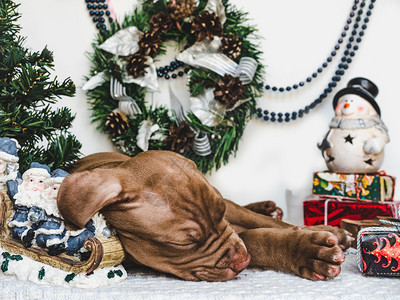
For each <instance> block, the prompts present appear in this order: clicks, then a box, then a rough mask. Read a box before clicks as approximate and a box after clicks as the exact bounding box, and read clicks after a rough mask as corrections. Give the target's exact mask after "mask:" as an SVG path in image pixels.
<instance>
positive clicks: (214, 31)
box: [191, 10, 222, 42]
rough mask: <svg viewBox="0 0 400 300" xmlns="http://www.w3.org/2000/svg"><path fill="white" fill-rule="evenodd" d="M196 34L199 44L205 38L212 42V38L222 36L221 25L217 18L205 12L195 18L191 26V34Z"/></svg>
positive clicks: (213, 14)
mask: <svg viewBox="0 0 400 300" xmlns="http://www.w3.org/2000/svg"><path fill="white" fill-rule="evenodd" d="M196 32H197V33H198V36H197V40H198V41H199V42H201V41H202V40H204V39H205V38H206V37H208V38H209V39H210V40H213V39H214V36H222V24H221V22H220V21H219V17H217V16H216V15H215V13H210V12H209V11H207V10H206V11H204V12H203V13H202V14H201V15H198V16H196V18H195V19H194V22H193V24H192V30H191V33H192V34H193V33H196Z"/></svg>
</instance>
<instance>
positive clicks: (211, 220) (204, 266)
mask: <svg viewBox="0 0 400 300" xmlns="http://www.w3.org/2000/svg"><path fill="white" fill-rule="evenodd" d="M178 180H179V179H178ZM176 181H177V179H176V178H172V177H170V176H165V174H155V175H154V176H152V177H151V178H149V182H148V188H144V189H143V190H142V192H141V195H140V196H139V197H137V199H136V200H135V202H134V205H135V208H134V209H132V210H131V214H130V216H129V222H128V221H126V222H124V224H121V225H120V226H121V227H123V228H120V229H119V228H118V227H117V228H116V229H117V231H118V232H119V236H120V238H121V241H122V242H123V244H126V243H129V245H130V247H129V249H126V250H127V252H128V253H129V254H130V255H131V256H132V257H134V258H135V259H136V260H137V261H139V262H140V263H142V264H144V265H146V266H149V267H152V268H154V269H156V270H160V271H163V272H168V273H172V274H174V275H176V276H178V277H181V278H183V279H186V280H195V281H198V280H206V281H225V280H229V279H232V278H234V277H235V276H236V275H237V274H238V273H239V272H241V271H242V270H243V269H244V268H245V267H247V265H248V264H249V261H250V256H249V254H248V253H247V251H246V248H245V246H244V243H243V242H242V240H241V239H240V238H239V237H238V235H237V234H236V233H235V232H234V231H233V229H232V228H231V227H230V225H229V224H228V223H227V221H226V220H225V219H224V214H225V205H224V203H223V201H222V197H221V195H220V194H219V193H218V192H217V191H216V190H215V189H213V188H212V187H211V186H210V185H209V184H208V183H206V182H200V183H199V182H196V184H193V183H192V184H190V185H188V184H185V182H181V183H180V184H179V183H178V184H176V183H177V182H176ZM150 187H151V188H150ZM176 187H179V189H178V190H177V189H176ZM126 205H127V207H128V206H129V204H126ZM104 214H105V216H106V218H107V220H109V221H110V223H111V224H114V226H119V224H120V221H119V220H124V218H126V213H125V211H120V212H118V213H117V212H116V211H112V212H111V214H110V213H109V212H107V211H104ZM128 223H129V224H128ZM124 242H126V243H124Z"/></svg>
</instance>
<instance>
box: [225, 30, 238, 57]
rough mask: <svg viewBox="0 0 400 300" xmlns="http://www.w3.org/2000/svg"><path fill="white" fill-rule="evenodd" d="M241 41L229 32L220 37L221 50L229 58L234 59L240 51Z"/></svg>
mask: <svg viewBox="0 0 400 300" xmlns="http://www.w3.org/2000/svg"><path fill="white" fill-rule="evenodd" d="M241 47H242V42H241V41H240V40H239V38H238V37H234V36H233V34H232V33H230V34H229V35H228V36H227V37H224V38H223V39H222V45H221V51H222V53H223V54H225V55H226V56H228V57H229V58H231V59H236V58H237V57H238V56H239V55H240V53H241V52H242V48H241Z"/></svg>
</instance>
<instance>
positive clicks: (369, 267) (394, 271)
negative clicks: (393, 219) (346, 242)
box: [357, 223, 400, 276]
mask: <svg viewBox="0 0 400 300" xmlns="http://www.w3.org/2000/svg"><path fill="white" fill-rule="evenodd" d="M399 225H400V223H399ZM357 243H358V244H357V248H358V267H359V269H360V271H361V272H362V273H363V274H364V275H374V276H400V228H399V227H397V226H394V227H368V228H364V229H362V230H361V231H360V232H359V233H358V238H357Z"/></svg>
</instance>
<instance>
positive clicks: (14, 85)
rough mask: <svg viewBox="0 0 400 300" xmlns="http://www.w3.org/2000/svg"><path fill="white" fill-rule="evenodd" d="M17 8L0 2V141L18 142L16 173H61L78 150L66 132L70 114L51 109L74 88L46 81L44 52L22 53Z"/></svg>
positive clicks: (48, 65)
mask: <svg viewBox="0 0 400 300" xmlns="http://www.w3.org/2000/svg"><path fill="white" fill-rule="evenodd" d="M17 8H18V5H17V4H15V3H14V2H13V1H11V0H2V1H1V2H0V137H10V138H14V139H16V140H17V141H18V143H19V145H20V149H19V151H18V153H19V157H20V160H19V163H20V170H22V171H24V170H26V169H27V168H28V166H29V165H30V163H31V162H32V161H36V162H40V163H44V164H46V165H48V166H49V167H51V168H52V169H56V168H59V167H61V168H62V167H65V166H66V165H68V164H70V163H71V162H73V161H75V160H76V159H77V158H78V157H79V149H80V148H81V144H80V143H79V142H78V140H77V139H76V137H75V136H73V135H72V134H70V133H69V132H68V129H69V128H70V127H71V122H72V120H73V119H74V116H73V115H72V113H71V110H70V109H68V108H64V107H63V108H59V109H54V108H53V107H52V106H51V105H52V104H54V103H56V102H57V100H58V98H60V97H61V96H73V95H74V93H75V85H74V83H73V82H72V81H71V79H69V78H67V79H65V80H64V81H63V82H60V81H58V80H57V78H54V79H51V77H50V75H51V70H53V67H54V64H53V54H52V52H51V51H49V50H48V49H47V48H44V49H43V50H42V51H38V52H32V51H31V50H29V49H27V48H25V46H24V38H23V37H21V36H20V35H19V31H20V26H19V25H18V24H17V23H16V22H17V20H18V18H19V17H20V16H19V14H18V12H17Z"/></svg>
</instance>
